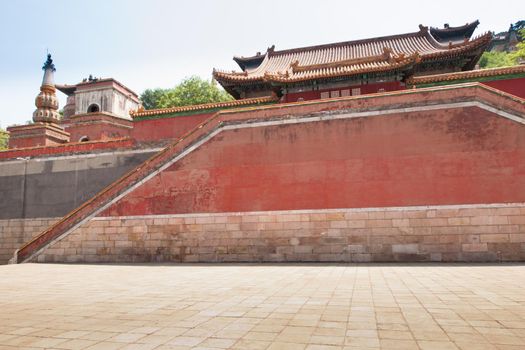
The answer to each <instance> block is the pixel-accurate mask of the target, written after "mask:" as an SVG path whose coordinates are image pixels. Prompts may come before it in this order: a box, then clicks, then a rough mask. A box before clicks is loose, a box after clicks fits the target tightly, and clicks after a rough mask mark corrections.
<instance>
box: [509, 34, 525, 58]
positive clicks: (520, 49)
mask: <svg viewBox="0 0 525 350" xmlns="http://www.w3.org/2000/svg"><path fill="white" fill-rule="evenodd" d="M519 34H520V37H522V38H525V28H523V29H520V30H519ZM510 56H511V58H512V59H513V60H514V62H516V63H520V62H522V61H525V41H520V42H519V43H518V44H517V45H516V51H514V52H512V53H511V54H510Z"/></svg>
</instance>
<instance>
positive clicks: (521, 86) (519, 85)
mask: <svg viewBox="0 0 525 350" xmlns="http://www.w3.org/2000/svg"><path fill="white" fill-rule="evenodd" d="M483 84H485V85H488V86H491V87H493V88H495V89H499V90H501V91H505V92H508V93H509V94H512V95H515V96H519V97H521V98H525V78H516V79H506V80H493V81H484V82H483Z"/></svg>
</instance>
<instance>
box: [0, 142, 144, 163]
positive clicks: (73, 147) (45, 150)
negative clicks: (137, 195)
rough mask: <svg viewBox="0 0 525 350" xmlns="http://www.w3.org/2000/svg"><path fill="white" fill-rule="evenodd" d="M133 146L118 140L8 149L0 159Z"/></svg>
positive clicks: (2, 152) (1, 153)
mask: <svg viewBox="0 0 525 350" xmlns="http://www.w3.org/2000/svg"><path fill="white" fill-rule="evenodd" d="M134 145H135V143H134V142H133V140H131V139H119V140H109V141H94V142H81V143H65V144H61V145H55V146H47V147H46V146H42V147H31V148H20V149H9V150H5V151H0V159H10V158H17V157H38V156H43V155H52V154H74V153H86V152H92V151H95V150H104V149H108V150H114V149H118V148H131V147H133V146H134Z"/></svg>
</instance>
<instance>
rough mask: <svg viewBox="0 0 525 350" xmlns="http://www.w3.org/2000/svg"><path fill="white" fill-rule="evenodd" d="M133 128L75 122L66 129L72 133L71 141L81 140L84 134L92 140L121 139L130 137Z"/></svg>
mask: <svg viewBox="0 0 525 350" xmlns="http://www.w3.org/2000/svg"><path fill="white" fill-rule="evenodd" d="M131 130H132V129H130V128H125V127H121V126H118V125H111V124H107V123H94V124H75V125H72V126H71V127H67V128H66V131H67V132H69V133H70V134H71V136H70V137H71V142H79V141H80V138H82V137H84V136H87V137H88V140H90V141H96V140H110V139H120V138H124V137H129V135H130V133H131Z"/></svg>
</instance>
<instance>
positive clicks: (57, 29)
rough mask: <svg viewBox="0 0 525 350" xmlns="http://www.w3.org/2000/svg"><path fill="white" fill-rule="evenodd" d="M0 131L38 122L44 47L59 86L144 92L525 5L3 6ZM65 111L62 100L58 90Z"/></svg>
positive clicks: (495, 22) (37, 1) (233, 1)
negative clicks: (285, 53)
mask: <svg viewBox="0 0 525 350" xmlns="http://www.w3.org/2000/svg"><path fill="white" fill-rule="evenodd" d="M0 9H1V11H0V14H1V20H0V39H1V40H0V60H1V61H0V126H1V127H4V128H5V127H6V126H9V125H12V124H15V123H16V124H23V123H24V122H25V121H27V120H30V119H31V117H32V113H33V110H34V109H35V106H34V99H35V97H36V95H37V94H38V92H39V86H40V83H41V79H42V74H43V72H42V70H41V67H42V65H43V62H44V61H45V56H46V50H49V52H50V53H51V54H52V55H53V59H54V61H55V65H56V68H57V71H56V73H55V80H56V82H57V83H62V84H75V83H78V82H80V81H81V80H82V78H85V77H87V76H88V75H89V74H93V75H94V76H96V77H103V78H107V77H113V78H115V79H117V80H119V81H120V82H122V83H123V84H124V85H127V86H128V87H129V88H131V89H132V90H134V91H135V92H137V93H138V94H140V93H141V92H142V91H144V89H146V88H155V87H163V88H167V87H172V86H174V85H175V84H177V83H178V82H179V81H180V80H181V79H183V78H185V77H187V76H190V75H199V76H201V77H203V78H207V79H209V78H211V72H212V69H213V68H214V67H215V68H222V69H238V67H237V66H236V64H235V62H233V60H232V57H233V56H234V55H242V56H250V55H253V54H255V53H256V52H257V51H265V50H266V48H267V47H269V46H271V45H275V47H276V49H277V50H280V49H286V48H293V47H301V46H309V45H316V44H325V43H331V42H338V41H346V40H353V39H361V38H369V37H374V36H383V35H391V34H400V33H407V32H414V31H417V30H418V24H420V23H422V24H424V25H429V26H434V27H435V26H440V27H441V26H443V24H444V23H449V24H450V25H452V26H456V25H462V24H465V23H466V22H471V21H473V20H476V19H479V20H480V22H481V24H480V26H479V27H478V29H477V31H476V32H475V33H474V35H478V34H481V33H483V32H485V31H488V30H491V31H496V32H499V31H503V30H507V29H508V27H509V24H510V23H514V22H516V21H518V20H520V19H525V18H520V16H521V17H524V16H525V1H523V0H516V1H513V0H509V1H503V0H502V1H494V0H491V1H484V0H477V1H460V0H435V1H424V0H420V1H415V0H414V1H403V0H395V1H392V0H389V1H377V0H376V1H350V0H347V1H342V0H341V1H337V0H297V1H291V0H290V1H286V0H259V1H250V0H215V1H212V0H191V1H189V0H188V1H175V0H171V1H168V0H147V1H146V0H141V1H137V0H89V1H87V0H84V1H76V0H55V1H53V0H46V1H43V0H34V1H29V0H0ZM58 95H59V100H60V108H62V107H63V106H64V103H65V96H64V95H63V94H62V93H60V92H58Z"/></svg>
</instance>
